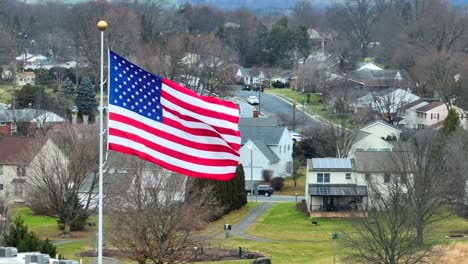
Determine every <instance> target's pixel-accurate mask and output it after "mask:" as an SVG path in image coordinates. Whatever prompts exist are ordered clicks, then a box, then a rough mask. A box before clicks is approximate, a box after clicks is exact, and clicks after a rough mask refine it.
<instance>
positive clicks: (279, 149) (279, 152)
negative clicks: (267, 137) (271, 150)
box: [279, 146, 281, 154]
mask: <svg viewBox="0 0 468 264" xmlns="http://www.w3.org/2000/svg"><path fill="white" fill-rule="evenodd" d="M279 153H280V154H281V146H279Z"/></svg>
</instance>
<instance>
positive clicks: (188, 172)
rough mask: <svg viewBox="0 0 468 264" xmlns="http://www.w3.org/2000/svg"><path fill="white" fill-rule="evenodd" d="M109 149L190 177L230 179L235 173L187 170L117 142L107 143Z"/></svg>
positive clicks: (218, 179)
mask: <svg viewBox="0 0 468 264" xmlns="http://www.w3.org/2000/svg"><path fill="white" fill-rule="evenodd" d="M109 149H110V150H114V151H118V152H122V153H125V154H129V155H134V156H138V157H140V158H142V159H144V160H147V161H149V162H153V163H155V164H158V165H160V166H162V167H164V168H166V169H168V170H171V171H173V172H177V173H181V174H184V175H187V176H191V177H195V178H203V179H210V180H217V181H229V180H231V179H232V178H234V176H235V175H236V174H235V172H233V173H226V174H209V173H202V172H198V171H192V170H189V169H186V168H180V167H177V166H174V165H173V164H170V163H167V162H165V161H163V160H160V159H157V158H155V157H153V156H151V155H148V154H146V153H144V152H141V151H138V150H136V149H133V148H129V147H126V146H122V145H119V144H115V143H109Z"/></svg>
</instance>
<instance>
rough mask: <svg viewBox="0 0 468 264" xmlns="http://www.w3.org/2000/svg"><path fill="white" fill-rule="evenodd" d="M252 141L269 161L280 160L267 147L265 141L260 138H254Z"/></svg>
mask: <svg viewBox="0 0 468 264" xmlns="http://www.w3.org/2000/svg"><path fill="white" fill-rule="evenodd" d="M252 142H253V143H254V144H255V146H256V147H257V148H258V150H259V151H261V152H262V153H263V155H265V157H266V158H267V159H268V161H269V162H272V163H273V162H278V161H280V158H279V157H278V156H277V155H276V154H275V153H274V152H273V151H272V150H271V148H269V147H268V146H267V145H266V144H265V142H264V141H263V140H261V139H254V140H252Z"/></svg>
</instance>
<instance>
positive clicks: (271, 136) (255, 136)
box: [239, 126, 286, 146]
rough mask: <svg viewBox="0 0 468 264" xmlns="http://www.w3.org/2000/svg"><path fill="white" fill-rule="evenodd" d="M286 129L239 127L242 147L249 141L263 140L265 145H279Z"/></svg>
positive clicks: (275, 127)
mask: <svg viewBox="0 0 468 264" xmlns="http://www.w3.org/2000/svg"><path fill="white" fill-rule="evenodd" d="M285 129H286V127H280V126H274V127H269V126H239V130H240V133H241V145H244V144H245V142H247V141H248V140H263V142H264V144H265V145H268V146H269V145H278V143H279V141H280V139H281V136H282V135H283V132H284V130H285Z"/></svg>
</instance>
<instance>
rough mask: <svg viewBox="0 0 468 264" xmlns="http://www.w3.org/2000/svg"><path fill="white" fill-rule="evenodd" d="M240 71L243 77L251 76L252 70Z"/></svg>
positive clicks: (242, 69)
mask: <svg viewBox="0 0 468 264" xmlns="http://www.w3.org/2000/svg"><path fill="white" fill-rule="evenodd" d="M239 71H240V73H241V75H242V76H243V77H248V76H250V68H239Z"/></svg>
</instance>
